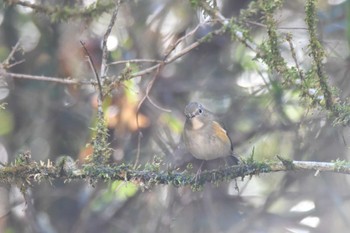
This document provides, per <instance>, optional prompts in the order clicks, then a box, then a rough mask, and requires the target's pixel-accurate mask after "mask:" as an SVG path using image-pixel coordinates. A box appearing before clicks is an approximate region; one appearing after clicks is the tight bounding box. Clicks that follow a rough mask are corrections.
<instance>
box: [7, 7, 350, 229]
mask: <svg viewBox="0 0 350 233" xmlns="http://www.w3.org/2000/svg"><path fill="white" fill-rule="evenodd" d="M5 2H8V1H5ZM9 2H11V1H9ZM29 2H30V3H33V4H39V5H42V6H47V7H54V6H59V7H63V6H65V7H66V8H65V9H70V8H71V9H73V10H74V9H85V8H89V7H90V8H91V9H93V8H94V7H95V5H94V4H95V3H96V2H95V1H93V0H92V1H88V0H86V1H85V0H80V1H73V0H71V1H69V0H66V1H55V0H52V1H48V2H46V1H43V3H42V2H41V1H36V0H32V1H29ZM98 3H105V4H106V5H108V4H110V6H112V7H108V8H105V9H104V10H103V11H99V12H98V13H97V14H95V15H94V17H90V16H89V15H87V16H86V15H85V16H81V15H79V16H77V17H72V18H69V19H68V20H64V19H61V20H60V18H59V17H60V16H59V15H58V14H57V15H55V16H52V15H51V16H48V15H47V14H45V13H42V12H34V11H33V9H31V8H30V7H24V6H21V5H5V4H4V3H3V2H0V6H1V8H0V61H2V62H3V61H4V60H5V59H6V58H7V57H8V55H9V54H10V52H11V50H12V48H13V47H14V46H15V45H16V43H17V42H19V43H20V46H21V48H22V50H21V51H17V52H16V53H15V54H14V59H13V60H12V61H11V62H12V63H13V62H19V61H22V60H23V59H24V61H23V62H21V63H20V64H17V65H15V66H13V67H11V68H10V69H9V70H8V72H13V73H20V74H28V75H39V76H40V75H43V76H50V77H65V78H68V77H71V78H73V79H76V80H82V81H84V80H85V81H87V80H94V75H93V72H92V70H91V67H90V66H89V63H88V61H87V59H86V56H85V54H84V52H83V49H82V47H81V44H80V41H83V42H85V44H86V48H87V49H88V51H89V53H90V54H91V57H92V59H93V61H94V63H95V66H96V68H97V69H98V70H99V69H100V65H101V55H102V51H101V42H102V38H103V35H104V33H105V31H106V29H107V27H108V24H109V21H110V17H111V13H112V12H111V9H114V3H113V2H112V3H108V2H106V1H99V2H98ZM249 3H250V1H243V0H234V1H232V0H222V1H217V7H218V8H219V9H220V11H221V12H222V14H223V15H224V16H225V17H227V18H230V17H239V16H240V14H241V13H242V10H244V9H246V8H247V7H248V4H249ZM317 6H318V17H319V18H318V19H319V21H318V24H319V25H318V26H319V27H318V33H319V38H320V40H321V43H322V45H323V46H324V47H325V50H326V54H327V59H326V60H325V61H324V65H325V70H326V72H327V74H328V75H329V77H330V79H329V82H330V84H331V85H333V86H335V87H337V88H339V89H340V92H339V95H340V97H341V98H344V99H345V98H347V97H348V95H349V92H350V85H349V80H350V79H349V78H350V75H349V63H348V57H349V47H348V45H349V39H350V37H349V30H348V28H349V25H350V24H349V23H350V19H349V12H348V10H349V9H350V1H331V0H329V1H325V0H322V1H318V2H317ZM304 7H305V1H286V2H285V3H284V4H283V6H282V7H281V8H280V9H278V10H277V11H276V12H275V14H274V18H275V20H276V21H277V24H278V33H279V36H281V38H285V35H286V34H287V33H290V34H291V35H292V43H293V45H294V48H295V53H296V58H297V60H298V63H299V64H298V65H299V66H300V68H301V69H303V70H305V71H307V70H308V69H309V68H310V67H311V66H312V60H311V58H310V56H309V48H308V43H309V37H308V32H307V30H306V25H305V21H304V19H305V12H304ZM243 24H244V25H245V26H246V28H247V29H248V32H249V33H250V35H251V37H252V39H253V40H254V41H255V43H257V44H259V43H262V42H263V41H265V40H266V39H267V32H266V26H264V24H263V22H262V18H261V17H260V16H259V14H257V15H256V16H254V17H252V18H250V21H249V22H248V21H247V22H243ZM197 26H198V28H197V30H195V32H194V33H193V34H191V35H189V36H187V37H186V39H185V40H182V42H181V43H180V44H179V45H178V46H177V47H176V49H175V50H174V51H173V52H172V54H176V53H177V52H180V51H181V50H182V49H183V48H185V47H186V46H188V45H190V44H191V43H193V42H195V41H196V40H198V39H200V38H202V37H203V36H205V35H207V34H208V33H210V32H211V31H213V30H215V29H217V28H218V27H219V24H217V23H215V22H212V21H210V17H208V15H207V14H203V11H201V10H198V9H196V8H194V7H192V6H191V5H190V3H189V2H187V1H179V0H177V1H174V0H166V1H164V0H152V1H151V0H143V1H125V2H124V3H122V4H121V6H120V9H119V13H118V17H117V21H116V24H115V27H114V28H113V30H112V32H111V35H110V37H109V38H108V41H107V42H108V43H107V45H108V50H109V52H110V54H109V57H108V62H109V63H113V62H117V61H123V60H129V59H150V61H148V62H141V63H140V62H139V63H132V62H130V63H128V64H125V63H121V64H110V65H109V66H108V78H109V79H110V80H116V78H117V77H118V75H120V74H122V73H123V72H125V71H126V69H131V70H132V71H133V72H136V71H140V70H143V69H145V68H147V67H150V66H153V65H154V64H155V63H154V62H153V61H151V59H152V60H154V59H156V60H161V59H163V58H164V56H165V54H167V53H168V50H167V49H169V47H171V45H172V44H174V43H175V42H176V41H177V40H178V39H179V38H181V37H182V36H184V35H186V34H188V33H189V32H191V31H193V30H194V29H195V28H196V27H197ZM280 50H281V53H282V56H283V57H284V58H285V59H286V61H287V63H288V65H290V66H295V62H294V60H293V59H292V56H291V51H290V47H289V45H288V43H287V42H286V41H284V39H281V44H280ZM255 56H256V54H255V53H254V52H253V51H251V50H249V49H247V48H246V47H245V46H244V45H243V44H242V43H240V42H236V41H232V40H231V38H230V36H229V35H216V36H214V37H213V38H212V39H211V40H209V41H208V42H205V43H202V44H201V45H200V46H199V47H197V48H196V49H194V50H192V51H190V52H189V53H188V54H186V55H184V56H182V57H180V58H179V59H177V60H176V61H174V62H173V63H171V64H167V65H166V66H164V67H163V69H161V71H160V72H159V73H158V74H157V75H156V76H154V75H155V73H154V72H153V73H151V74H146V75H143V76H142V77H141V76H140V77H135V78H133V79H130V80H127V81H121V82H117V83H116V84H115V85H114V86H113V88H112V89H111V92H110V95H109V96H108V97H106V99H105V101H104V110H105V118H106V121H107V124H108V129H109V135H110V139H109V140H110V145H111V147H112V148H113V156H112V159H113V161H114V162H117V163H119V162H125V163H131V164H134V163H135V161H136V160H138V164H140V165H144V164H146V163H151V162H152V161H154V159H155V158H157V159H158V158H159V159H160V160H161V161H163V162H162V164H163V168H162V169H167V167H168V166H171V164H177V165H178V166H183V167H186V163H184V164H181V165H179V164H178V163H179V161H178V160H179V159H178V158H177V157H176V156H175V155H176V154H177V152H178V151H179V150H180V149H181V148H182V147H181V133H182V129H183V124H184V120H185V117H184V115H183V109H184V107H185V106H186V104H187V103H188V102H190V101H199V102H201V103H203V105H205V106H206V108H208V109H210V110H211V111H212V112H214V113H216V114H217V115H218V116H219V117H220V119H221V120H222V122H223V123H224V124H225V126H226V128H227V130H228V132H229V134H230V136H231V138H232V141H233V143H234V147H235V151H236V153H237V154H239V155H240V156H241V157H243V158H246V157H248V156H250V155H251V154H252V151H253V150H254V158H255V159H256V160H258V161H271V160H275V159H276V155H281V156H283V157H285V158H290V159H294V160H307V161H320V162H329V161H332V160H336V159H338V158H339V159H343V160H348V159H349V149H348V143H349V139H348V138H349V129H348V128H347V127H341V126H337V125H334V124H332V120H329V119H327V112H326V111H325V110H324V109H322V108H319V107H312V106H311V104H310V102H309V101H307V100H306V99H305V98H303V97H302V96H301V90H300V89H298V86H293V85H284V83H283V77H281V76H279V75H278V74H275V73H274V72H273V71H269V69H268V67H267V66H266V64H264V63H262V62H261V60H258V59H254V58H255ZM154 77H156V79H155V82H154V84H153V86H152V88H151V90H150V93H149V99H146V100H145V101H144V102H143V103H142V105H141V107H140V109H139V113H138V115H137V112H138V105H139V104H140V101H141V99H142V98H143V97H144V96H145V94H146V91H147V87H150V86H149V85H150V83H151V80H152V79H153V78H154ZM299 87H300V86H299ZM306 88H307V87H306ZM308 91H309V92H310V93H312V94H314V93H315V92H316V91H317V90H316V89H313V88H310V89H309V90H308ZM96 98H97V97H96V90H95V89H94V88H93V87H92V86H90V85H81V86H80V85H64V84H59V83H54V82H45V81H37V80H25V79H13V78H5V77H3V76H1V77H0V101H1V103H7V105H6V109H5V110H1V111H0V159H1V161H2V162H3V163H6V162H12V161H14V159H15V156H16V155H18V154H19V153H22V152H25V151H30V152H31V155H32V159H33V160H36V161H39V160H42V161H45V162H46V161H47V160H48V159H50V160H51V161H56V160H57V159H58V158H60V157H61V156H70V157H71V158H72V159H73V160H74V161H76V162H77V164H78V166H80V165H81V164H82V163H84V161H85V159H86V157H87V156H88V155H89V154H91V152H92V148H91V146H86V144H87V143H89V142H90V141H91V138H92V132H91V128H92V127H93V126H94V125H95V123H96ZM136 117H138V124H137V122H136ZM179 148H180V149H179ZM137 158H138V159H137ZM349 182H350V180H349V177H348V176H346V175H341V174H330V173H321V174H318V175H317V176H314V174H313V173H310V172H300V171H296V172H288V173H287V172H281V173H273V174H261V175H259V176H256V177H253V178H251V179H249V178H248V177H246V178H245V179H244V180H243V181H241V180H238V186H239V187H240V189H239V192H237V191H236V190H235V189H234V186H235V185H234V182H227V183H224V184H220V185H219V186H216V185H210V184H208V185H206V186H205V187H204V189H203V191H199V192H193V191H192V190H191V189H190V188H189V187H182V188H174V187H171V186H165V185H159V186H155V187H146V188H145V189H141V188H140V187H138V186H136V185H133V184H132V183H127V184H125V183H123V182H112V181H111V182H109V183H102V182H101V183H97V184H96V185H95V187H92V186H91V185H89V184H88V182H87V181H80V182H78V181H74V182H68V183H63V181H54V182H53V183H52V184H50V183H48V182H42V183H40V184H34V185H33V187H32V188H31V190H30V192H29V193H28V197H27V198H28V199H27V200H29V202H27V205H26V204H25V202H24V199H23V196H22V195H21V194H20V192H19V190H18V188H17V187H16V186H15V185H12V186H11V185H4V184H2V185H1V186H0V196H1V198H0V202H1V203H0V216H1V218H0V232H6V233H13V232H25V233H27V232H28V233H31V232H48V233H56V232H72V233H82V232H87V233H90V232H91V233H92V232H100V233H105V232H106V233H108V232H174V233H176V232H203V233H205V232H259V233H260V232H269V233H271V232H300V233H305V232H348V229H349V227H350V214H349V212H348V210H349V208H350V205H349V204H350V203H349V197H350V196H349V193H350V188H349Z"/></svg>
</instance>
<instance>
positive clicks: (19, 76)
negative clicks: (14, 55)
mask: <svg viewBox="0 0 350 233" xmlns="http://www.w3.org/2000/svg"><path fill="white" fill-rule="evenodd" d="M1 76H3V77H7V78H17V79H29V80H37V81H46V82H55V83H60V84H68V85H95V83H94V82H92V81H80V80H75V79H69V78H57V77H48V76H38V75H29V74H17V73H8V72H6V71H4V70H2V71H1V72H0V77H1Z"/></svg>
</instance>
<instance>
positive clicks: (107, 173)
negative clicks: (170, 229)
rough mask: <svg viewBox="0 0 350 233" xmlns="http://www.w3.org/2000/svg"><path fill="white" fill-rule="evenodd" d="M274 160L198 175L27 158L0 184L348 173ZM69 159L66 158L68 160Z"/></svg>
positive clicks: (2, 172) (336, 165)
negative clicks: (306, 172)
mask: <svg viewBox="0 0 350 233" xmlns="http://www.w3.org/2000/svg"><path fill="white" fill-rule="evenodd" d="M279 159H280V161H275V162H266V163H265V162H256V161H252V160H249V161H247V162H243V163H242V164H241V165H236V166H231V167H224V168H220V169H214V170H209V171H203V172H202V173H201V174H200V176H199V177H197V178H196V174H195V173H192V172H189V171H186V170H185V171H181V172H179V171H177V170H159V169H158V168H159V167H157V166H158V165H155V166H152V165H147V166H145V167H144V168H139V169H133V168H132V167H131V166H129V165H125V164H109V165H107V164H105V165H102V164H101V165H96V164H86V165H84V166H83V168H81V169H78V168H77V167H76V166H67V165H66V164H65V163H66V161H67V160H64V162H62V161H61V162H59V163H57V164H56V165H54V164H52V163H51V162H50V161H49V162H47V163H43V162H39V163H38V162H34V161H30V162H29V163H27V162H23V163H15V164H10V165H6V166H4V167H2V168H0V182H1V183H15V184H19V183H23V182H24V183H26V184H32V183H36V182H37V183H39V182H40V181H42V180H49V181H52V180H56V179H58V180H65V181H69V180H86V179H87V180H90V181H91V180H92V181H97V180H102V181H110V180H120V181H130V182H133V183H136V184H139V185H141V186H142V187H150V186H152V185H158V184H165V185H173V186H175V187H180V186H191V187H199V186H202V185H203V184H205V183H214V184H219V183H221V182H225V181H230V180H233V179H236V178H242V179H243V178H244V177H246V176H249V177H250V176H253V175H259V174H260V173H273V172H281V171H311V172H317V173H318V172H334V173H343V174H350V163H349V162H346V161H335V162H330V163H326V162H312V161H291V160H286V159H282V158H280V157H279ZM68 161H69V160H68Z"/></svg>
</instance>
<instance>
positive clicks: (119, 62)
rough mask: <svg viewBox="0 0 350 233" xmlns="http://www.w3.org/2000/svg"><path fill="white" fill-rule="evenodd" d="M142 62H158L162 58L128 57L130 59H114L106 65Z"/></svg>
mask: <svg viewBox="0 0 350 233" xmlns="http://www.w3.org/2000/svg"><path fill="white" fill-rule="evenodd" d="M144 62H149V63H160V62H162V60H155V59H130V60H123V61H114V62H111V63H108V64H107V66H110V65H119V64H126V63H144Z"/></svg>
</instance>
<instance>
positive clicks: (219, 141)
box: [183, 102, 239, 165]
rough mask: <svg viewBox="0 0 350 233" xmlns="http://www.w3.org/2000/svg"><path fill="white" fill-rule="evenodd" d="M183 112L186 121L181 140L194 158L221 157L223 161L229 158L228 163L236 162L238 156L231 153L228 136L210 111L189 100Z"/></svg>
mask: <svg viewBox="0 0 350 233" xmlns="http://www.w3.org/2000/svg"><path fill="white" fill-rule="evenodd" d="M184 113H185V115H186V122H185V126H184V132H183V140H184V143H185V145H186V147H187V149H188V150H189V152H190V153H191V154H192V155H193V156H194V157H195V158H196V159H200V160H204V161H208V160H214V159H218V158H223V159H225V161H226V160H230V163H231V164H230V165H232V164H238V162H239V160H238V158H237V157H235V156H234V155H233V146H232V142H231V139H230V137H229V136H228V135H227V132H226V130H225V129H224V128H223V126H222V125H220V123H218V122H217V121H216V120H215V116H214V115H213V114H212V113H211V112H210V111H208V110H206V109H205V108H204V107H203V105H202V104H200V103H197V102H191V103H189V104H188V105H187V106H186V108H185V111H184ZM202 165H203V163H202Z"/></svg>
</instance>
